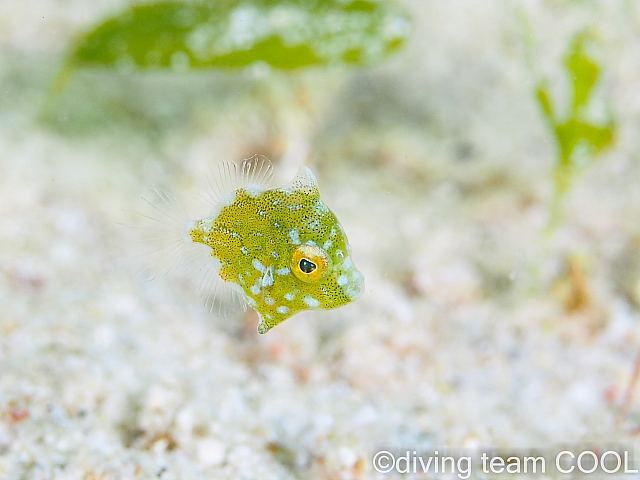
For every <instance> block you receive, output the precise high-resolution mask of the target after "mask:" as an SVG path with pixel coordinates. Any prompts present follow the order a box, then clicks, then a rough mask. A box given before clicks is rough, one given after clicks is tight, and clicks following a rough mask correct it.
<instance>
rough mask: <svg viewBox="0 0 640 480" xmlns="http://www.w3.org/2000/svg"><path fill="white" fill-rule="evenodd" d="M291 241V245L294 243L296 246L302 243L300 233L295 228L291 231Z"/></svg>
mask: <svg viewBox="0 0 640 480" xmlns="http://www.w3.org/2000/svg"><path fill="white" fill-rule="evenodd" d="M288 236H289V239H291V243H293V244H294V245H300V244H301V243H302V242H301V241H300V234H299V233H298V230H297V229H295V228H292V229H291V230H289V234H288Z"/></svg>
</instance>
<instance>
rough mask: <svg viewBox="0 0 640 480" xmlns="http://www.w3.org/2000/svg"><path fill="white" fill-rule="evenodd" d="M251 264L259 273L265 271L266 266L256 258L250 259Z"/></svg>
mask: <svg viewBox="0 0 640 480" xmlns="http://www.w3.org/2000/svg"><path fill="white" fill-rule="evenodd" d="M251 265H253V268H255V269H256V270H257V271H259V272H260V273H264V272H266V271H267V267H265V266H264V265H263V264H262V263H261V262H260V260H258V259H257V258H254V259H253V260H251Z"/></svg>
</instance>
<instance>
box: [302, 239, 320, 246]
mask: <svg viewBox="0 0 640 480" xmlns="http://www.w3.org/2000/svg"><path fill="white" fill-rule="evenodd" d="M305 245H311V246H312V247H317V246H318V244H317V243H316V242H314V241H313V240H307V241H306V242H305Z"/></svg>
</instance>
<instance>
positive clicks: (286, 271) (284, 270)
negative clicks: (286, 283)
mask: <svg viewBox="0 0 640 480" xmlns="http://www.w3.org/2000/svg"><path fill="white" fill-rule="evenodd" d="M276 273H277V274H278V275H281V276H283V277H284V276H285V275H289V274H290V273H291V269H289V267H283V268H278V269H277V270H276Z"/></svg>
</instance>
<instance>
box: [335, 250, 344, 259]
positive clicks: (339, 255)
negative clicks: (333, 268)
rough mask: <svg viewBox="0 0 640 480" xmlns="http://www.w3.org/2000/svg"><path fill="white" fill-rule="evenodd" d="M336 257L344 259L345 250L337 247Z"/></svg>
mask: <svg viewBox="0 0 640 480" xmlns="http://www.w3.org/2000/svg"><path fill="white" fill-rule="evenodd" d="M336 257H338V259H339V260H342V259H343V258H344V252H343V251H342V250H340V249H339V248H337V249H336Z"/></svg>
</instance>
